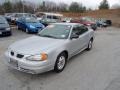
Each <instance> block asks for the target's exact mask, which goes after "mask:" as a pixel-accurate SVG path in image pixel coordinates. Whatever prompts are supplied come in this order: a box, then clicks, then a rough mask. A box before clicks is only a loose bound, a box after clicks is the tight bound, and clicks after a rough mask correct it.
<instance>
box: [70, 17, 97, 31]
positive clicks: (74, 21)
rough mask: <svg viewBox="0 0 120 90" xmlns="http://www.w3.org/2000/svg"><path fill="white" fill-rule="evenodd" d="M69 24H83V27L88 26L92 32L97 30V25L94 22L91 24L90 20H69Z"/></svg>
mask: <svg viewBox="0 0 120 90" xmlns="http://www.w3.org/2000/svg"><path fill="white" fill-rule="evenodd" d="M71 23H80V24H83V25H85V26H90V27H91V28H92V29H93V30H96V29H97V25H96V23H95V22H92V21H90V20H86V19H80V20H79V19H73V20H71Z"/></svg>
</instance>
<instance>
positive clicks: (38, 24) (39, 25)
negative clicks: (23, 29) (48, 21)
mask: <svg viewBox="0 0 120 90" xmlns="http://www.w3.org/2000/svg"><path fill="white" fill-rule="evenodd" d="M26 24H27V25H28V26H30V25H32V26H34V27H43V25H42V24H41V23H26Z"/></svg>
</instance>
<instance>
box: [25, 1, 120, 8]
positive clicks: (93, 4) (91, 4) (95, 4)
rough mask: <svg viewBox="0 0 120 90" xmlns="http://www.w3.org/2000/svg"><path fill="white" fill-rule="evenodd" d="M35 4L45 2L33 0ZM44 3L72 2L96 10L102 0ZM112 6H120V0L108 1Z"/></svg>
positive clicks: (68, 2)
mask: <svg viewBox="0 0 120 90" xmlns="http://www.w3.org/2000/svg"><path fill="white" fill-rule="evenodd" d="M26 1H32V0H26ZM33 1H34V2H37V3H38V2H41V1H43V0H33ZM44 1H54V2H56V3H58V2H64V3H67V4H70V3H71V2H79V3H82V4H83V5H85V6H86V7H90V8H96V7H98V5H99V4H100V2H101V1H102V0H44ZM108 2H109V4H110V6H112V5H114V4H120V0H108Z"/></svg>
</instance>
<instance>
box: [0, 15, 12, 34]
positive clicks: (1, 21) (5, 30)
mask: <svg viewBox="0 0 120 90" xmlns="http://www.w3.org/2000/svg"><path fill="white" fill-rule="evenodd" d="M11 34H12V33H11V29H10V26H9V24H8V22H7V21H6V19H5V18H4V17H3V16H0V36H10V35H11Z"/></svg>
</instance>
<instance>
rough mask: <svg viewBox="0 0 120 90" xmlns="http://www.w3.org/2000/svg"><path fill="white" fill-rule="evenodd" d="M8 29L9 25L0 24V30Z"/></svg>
mask: <svg viewBox="0 0 120 90" xmlns="http://www.w3.org/2000/svg"><path fill="white" fill-rule="evenodd" d="M8 27H9V25H8V24H6V23H5V24H0V29H3V28H8Z"/></svg>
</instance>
